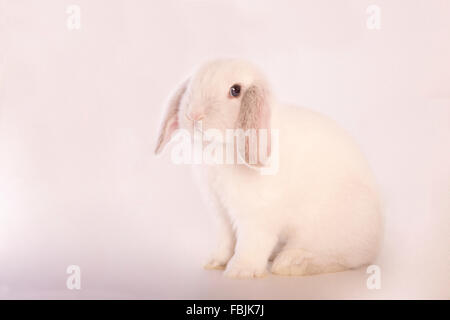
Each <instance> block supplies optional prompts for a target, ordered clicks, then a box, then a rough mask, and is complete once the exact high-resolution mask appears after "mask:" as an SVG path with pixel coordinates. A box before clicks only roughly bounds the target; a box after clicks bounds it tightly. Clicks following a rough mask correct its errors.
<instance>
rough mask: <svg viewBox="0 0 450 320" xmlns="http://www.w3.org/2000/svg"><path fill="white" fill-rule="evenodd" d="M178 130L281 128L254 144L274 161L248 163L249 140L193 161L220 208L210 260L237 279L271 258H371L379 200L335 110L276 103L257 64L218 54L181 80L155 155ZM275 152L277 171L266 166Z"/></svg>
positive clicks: (292, 266)
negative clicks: (229, 154) (214, 159)
mask: <svg viewBox="0 0 450 320" xmlns="http://www.w3.org/2000/svg"><path fill="white" fill-rule="evenodd" d="M199 123H201V128H200V129H199V130H197V129H198V128H199V126H198V124H199ZM177 129H184V131H186V132H189V133H191V134H193V135H195V133H198V131H200V132H202V133H204V132H206V131H207V130H208V129H213V130H216V132H217V131H218V132H225V131H226V130H227V129H243V130H248V129H255V130H257V131H256V132H257V134H258V136H260V132H263V130H258V129H264V130H268V131H269V132H275V131H276V132H277V135H271V134H270V133H269V134H268V135H265V137H269V138H268V139H267V141H266V143H265V144H262V145H263V146H264V147H265V148H263V147H261V145H259V146H258V147H257V149H265V150H263V151H267V154H268V158H269V160H270V159H272V161H266V160H267V159H258V161H256V162H253V164H249V158H250V156H249V150H250V148H249V147H248V145H249V140H250V139H247V140H246V148H245V154H242V153H240V152H239V151H236V154H237V156H238V157H237V158H239V157H242V158H245V159H244V160H243V161H241V162H239V161H236V162H235V163H232V164H230V163H228V162H227V163H224V164H220V163H218V164H202V165H193V168H194V169H195V171H196V173H197V176H198V178H199V181H200V186H202V187H204V188H202V189H203V190H205V194H206V195H207V197H208V199H210V200H212V203H213V204H214V206H215V209H216V211H217V214H216V216H217V221H218V230H217V235H218V243H217V247H216V250H215V251H214V252H213V253H212V255H211V258H210V260H209V261H208V262H207V264H206V265H205V267H206V268H208V269H220V268H226V270H225V275H226V276H228V277H232V278H252V277H259V276H262V275H264V274H265V271H266V265H267V263H268V261H269V259H270V257H273V258H274V260H273V263H272V266H271V271H272V273H275V274H280V275H309V274H317V273H325V272H337V271H343V270H346V269H350V268H356V267H359V266H361V265H364V264H368V263H370V262H371V261H372V260H373V259H374V257H375V255H376V253H377V250H378V247H379V242H380V235H381V206H380V201H379V197H378V194H377V189H376V184H375V182H374V179H373V177H372V174H371V171H370V169H369V167H368V165H367V162H366V160H365V159H364V157H363V156H362V154H361V152H360V151H359V150H358V148H357V146H356V145H355V144H354V142H353V141H352V140H351V138H350V137H349V136H348V135H347V134H346V133H345V131H344V130H342V129H341V128H339V127H338V126H337V125H336V124H335V123H334V122H333V121H331V120H330V119H328V118H326V117H324V116H322V115H320V114H317V113H315V112H313V111H310V110H307V109H304V108H298V107H290V106H286V105H282V104H279V103H278V102H277V101H276V100H275V99H274V98H273V96H272V94H271V92H270V90H269V87H268V84H267V82H266V80H265V79H264V77H263V75H262V74H261V73H260V72H259V70H258V69H257V68H256V67H255V66H253V65H252V64H250V63H248V62H245V61H240V60H217V61H212V62H209V63H207V64H205V65H203V66H202V67H200V68H199V69H198V70H197V71H196V72H195V73H194V74H193V75H192V76H191V77H189V78H188V79H187V80H185V81H184V82H183V83H181V84H180V86H179V87H178V89H177V90H176V91H175V92H174V93H173V94H172V96H171V98H170V100H169V102H168V106H167V109H166V112H165V115H164V119H163V122H162V126H161V129H160V134H159V138H158V142H157V147H156V150H155V153H156V154H158V153H159V152H161V150H162V149H163V147H164V146H165V145H166V143H167V142H168V141H169V140H170V139H171V137H172V136H173V135H174V133H175V132H176V131H177ZM253 132H254V131H253ZM270 137H271V138H270ZM229 142H230V141H229V140H226V141H224V142H223V143H224V144H227V143H229ZM258 143H260V142H258ZM275 145H276V146H275ZM262 154H264V152H262ZM273 159H277V160H276V161H277V170H275V171H270V170H269V171H268V172H269V174H261V170H262V169H264V168H265V167H266V166H270V165H273V162H274V161H273ZM241 160H242V159H241ZM242 162H244V163H242ZM270 172H272V174H270ZM275 248H277V249H275Z"/></svg>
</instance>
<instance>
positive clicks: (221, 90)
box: [155, 60, 271, 154]
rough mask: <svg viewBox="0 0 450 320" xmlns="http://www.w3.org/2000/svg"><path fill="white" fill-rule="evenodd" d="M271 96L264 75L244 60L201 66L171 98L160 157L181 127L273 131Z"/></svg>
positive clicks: (160, 140)
mask: <svg viewBox="0 0 450 320" xmlns="http://www.w3.org/2000/svg"><path fill="white" fill-rule="evenodd" d="M270 104H271V103H270V94H269V90H268V86H267V84H266V81H265V79H264V77H263V75H262V74H261V73H260V72H259V70H258V69H257V68H256V67H255V66H253V65H252V64H250V63H248V62H246V61H241V60H216V61H212V62H209V63H206V64H205V65H203V66H201V67H200V68H199V69H198V70H197V71H196V72H195V73H194V74H193V75H192V76H190V77H189V78H188V79H186V80H185V81H184V82H183V83H181V84H180V85H179V86H178V88H177V89H176V90H175V92H174V93H173V94H172V95H171V97H170V99H169V102H168V105H167V107H166V112H165V115H164V118H163V121H162V124H161V129H160V132H159V138H158V141H157V146H156V149H155V153H156V154H158V153H159V152H161V150H162V149H163V147H164V145H165V144H166V143H167V142H168V141H169V140H170V138H171V136H172V134H173V133H174V132H175V130H177V129H179V128H183V129H187V130H189V131H190V132H193V131H194V130H195V129H194V128H197V126H196V125H197V124H198V123H199V122H200V121H201V128H202V129H201V130H202V131H205V130H208V129H216V130H220V131H223V132H224V131H225V130H226V129H243V130H248V129H256V130H258V129H267V130H269V129H270Z"/></svg>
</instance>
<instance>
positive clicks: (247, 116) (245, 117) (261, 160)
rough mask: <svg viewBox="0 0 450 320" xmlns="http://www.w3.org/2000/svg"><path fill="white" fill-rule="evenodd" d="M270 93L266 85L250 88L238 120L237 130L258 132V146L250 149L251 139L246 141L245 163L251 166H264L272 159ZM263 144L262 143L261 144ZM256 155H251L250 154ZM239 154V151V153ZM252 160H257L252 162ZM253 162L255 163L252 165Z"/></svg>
mask: <svg viewBox="0 0 450 320" xmlns="http://www.w3.org/2000/svg"><path fill="white" fill-rule="evenodd" d="M269 100H270V99H269V91H268V89H267V86H266V85H264V84H255V85H252V86H250V87H249V88H248V89H247V90H246V92H245V93H244V96H243V97H242V102H241V108H240V111H239V116H238V120H237V128H240V129H243V130H244V131H246V130H249V129H250V130H252V129H254V130H256V138H257V142H256V145H254V146H252V148H250V145H249V142H250V138H248V139H246V144H245V158H244V159H245V161H246V162H247V163H250V164H256V165H264V164H265V161H266V160H267V158H269V157H270V148H271V146H270V101H269ZM261 142H262V143H261ZM256 151H257V155H256V154H252V155H251V154H250V152H252V153H254V152H256ZM238 152H239V151H238ZM251 159H257V161H256V163H255V161H252V160H251ZM252 162H253V163H252Z"/></svg>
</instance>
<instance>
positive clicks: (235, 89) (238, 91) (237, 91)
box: [230, 84, 241, 98]
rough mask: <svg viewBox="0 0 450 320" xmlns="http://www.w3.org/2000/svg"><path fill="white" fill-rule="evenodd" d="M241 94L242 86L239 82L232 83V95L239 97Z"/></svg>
mask: <svg viewBox="0 0 450 320" xmlns="http://www.w3.org/2000/svg"><path fill="white" fill-rule="evenodd" d="M240 94H241V86H240V85H238V84H234V85H232V86H231V88H230V96H232V97H235V98H237V97H239V95H240Z"/></svg>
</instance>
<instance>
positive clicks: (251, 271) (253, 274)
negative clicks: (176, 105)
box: [224, 260, 267, 279]
mask: <svg viewBox="0 0 450 320" xmlns="http://www.w3.org/2000/svg"><path fill="white" fill-rule="evenodd" d="M266 274H267V272H266V267H265V266H257V265H253V264H250V263H242V262H238V261H233V260H231V261H230V262H229V263H228V266H227V268H226V270H225V272H224V275H225V276H226V277H227V278H233V279H251V278H260V277H263V276H265V275H266Z"/></svg>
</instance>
